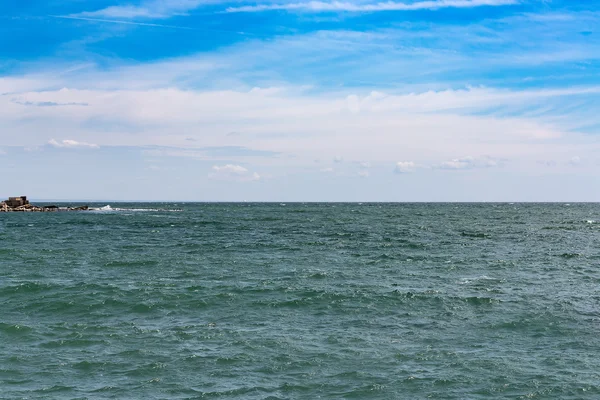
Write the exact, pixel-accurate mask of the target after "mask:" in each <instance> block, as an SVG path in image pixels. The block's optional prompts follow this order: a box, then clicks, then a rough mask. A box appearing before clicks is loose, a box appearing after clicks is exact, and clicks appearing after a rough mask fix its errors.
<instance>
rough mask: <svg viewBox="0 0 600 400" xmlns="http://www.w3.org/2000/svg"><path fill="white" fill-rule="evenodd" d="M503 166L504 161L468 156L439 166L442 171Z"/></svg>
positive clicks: (487, 157)
mask: <svg viewBox="0 0 600 400" xmlns="http://www.w3.org/2000/svg"><path fill="white" fill-rule="evenodd" d="M500 165H502V160H499V159H497V158H494V157H489V156H482V157H473V156H466V157H461V158H455V159H452V160H450V161H446V162H443V163H441V164H439V165H437V166H436V167H437V168H440V169H451V170H452V169H453V170H457V169H474V168H492V167H498V166H500Z"/></svg>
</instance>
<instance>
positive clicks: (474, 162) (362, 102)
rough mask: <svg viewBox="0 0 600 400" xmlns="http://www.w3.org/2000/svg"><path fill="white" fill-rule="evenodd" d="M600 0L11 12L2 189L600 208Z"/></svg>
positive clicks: (3, 28)
mask: <svg viewBox="0 0 600 400" xmlns="http://www.w3.org/2000/svg"><path fill="white" fill-rule="evenodd" d="M598 26H600V2H596V1H577V0H571V1H561V0H412V1H410V0H404V1H382V2H377V1H369V0H360V1H325V0H324V1H303V0H295V1H275V0H269V1H245V0H238V1H220V0H204V1H199V0H162V1H157V0H144V1H104V0H102V1H100V0H86V1H83V0H60V1H59V0H49V1H43V2H42V1H28V2H23V1H16V0H8V1H4V2H3V4H2V6H1V7H0V35H1V37H2V38H3V39H2V40H0V119H1V121H2V124H0V169H1V170H2V171H3V172H2V176H3V177H2V185H0V190H1V192H0V196H8V195H19V194H26V195H29V196H30V197H32V198H56V199H97V200H179V201H182V200H186V201H243V200H248V201H294V200H295V201H600V185H598V184H597V181H598V180H597V176H598V173H599V172H600V145H599V142H598V139H597V138H598V135H599V134H600V115H599V114H598V112H597V110H598V109H599V106H600V40H598V35H599V34H600V32H599V31H598V28H597V27H598Z"/></svg>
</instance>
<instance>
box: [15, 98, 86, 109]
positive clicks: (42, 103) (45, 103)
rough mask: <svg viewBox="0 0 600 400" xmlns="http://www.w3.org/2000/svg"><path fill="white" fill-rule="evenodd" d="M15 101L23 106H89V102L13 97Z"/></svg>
mask: <svg viewBox="0 0 600 400" xmlns="http://www.w3.org/2000/svg"><path fill="white" fill-rule="evenodd" d="M12 102H13V103H15V104H20V105H22V106H33V107H65V106H77V107H87V106H89V104H88V103H77V102H73V103H57V102H56V101H21V100H18V99H13V100H12Z"/></svg>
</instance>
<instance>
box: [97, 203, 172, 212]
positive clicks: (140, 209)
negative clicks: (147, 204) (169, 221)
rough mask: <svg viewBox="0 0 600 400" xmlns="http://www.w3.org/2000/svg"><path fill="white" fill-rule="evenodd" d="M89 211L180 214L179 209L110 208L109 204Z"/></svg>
mask: <svg viewBox="0 0 600 400" xmlns="http://www.w3.org/2000/svg"><path fill="white" fill-rule="evenodd" d="M90 211H93V212H121V211H125V212H181V211H183V210H181V209H175V210H170V209H165V208H163V209H161V208H122V207H115V208H113V207H111V206H110V204H107V205H105V206H104V207H97V208H90Z"/></svg>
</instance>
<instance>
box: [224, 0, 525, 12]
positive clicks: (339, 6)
mask: <svg viewBox="0 0 600 400" xmlns="http://www.w3.org/2000/svg"><path fill="white" fill-rule="evenodd" d="M518 3H519V0H425V1H417V2H411V3H405V2H398V1H387V2H379V3H362V2H358V3H353V2H343V1H330V2H324V1H309V2H304V3H286V4H259V5H254V6H240V7H229V8H227V12H259V11H269V10H286V11H304V12H335V11H340V12H343V11H346V12H375V11H417V10H439V9H442V8H473V7H482V6H507V5H512V4H518Z"/></svg>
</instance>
